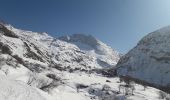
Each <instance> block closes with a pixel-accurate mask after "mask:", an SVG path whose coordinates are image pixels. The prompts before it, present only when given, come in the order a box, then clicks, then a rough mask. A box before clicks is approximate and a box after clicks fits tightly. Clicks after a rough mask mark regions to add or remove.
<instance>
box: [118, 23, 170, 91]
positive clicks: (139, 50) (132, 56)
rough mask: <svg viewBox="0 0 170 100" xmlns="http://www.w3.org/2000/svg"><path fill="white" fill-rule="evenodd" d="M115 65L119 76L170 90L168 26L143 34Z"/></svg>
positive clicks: (169, 39)
mask: <svg viewBox="0 0 170 100" xmlns="http://www.w3.org/2000/svg"><path fill="white" fill-rule="evenodd" d="M117 67H118V70H117V71H118V74H119V75H121V76H125V77H129V78H131V79H133V80H136V81H139V82H141V83H145V84H148V85H151V86H154V87H157V88H159V89H162V90H164V91H167V92H170V80H169V77H170V26H168V27H164V28H162V29H159V30H157V31H154V32H152V33H150V34H148V35H147V36H145V37H144V38H143V39H142V40H141V41H140V42H139V43H138V44H137V46H136V47H134V48H133V49H132V50H130V51H129V52H128V53H127V54H126V55H125V56H123V57H122V58H121V59H120V61H119V63H118V65H117Z"/></svg>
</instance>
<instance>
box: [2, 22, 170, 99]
mask: <svg viewBox="0 0 170 100" xmlns="http://www.w3.org/2000/svg"><path fill="white" fill-rule="evenodd" d="M168 32H169V31H168ZM165 33H166V32H165ZM159 35H160V34H159ZM161 36H162V35H161ZM168 36H169V35H168ZM144 40H148V41H149V40H150V39H148V38H144ZM160 40H162V39H160ZM154 41H155V40H154ZM143 43H148V42H147V41H146V42H145V41H144V42H140V43H139V44H143ZM167 43H168V41H167ZM147 45H149V44H147ZM165 45H166V44H165ZM161 46H164V45H161ZM142 47H143V45H142ZM144 47H145V45H144ZM167 48H168V47H167ZM139 49H142V48H139ZM167 50H168V49H167ZM145 51H146V50H145ZM136 52H137V51H136ZM137 53H138V52H137ZM139 53H140V52H139ZM126 56H127V55H125V56H123V57H122V58H120V57H121V54H120V53H119V52H117V51H116V50H113V49H112V48H111V47H109V46H108V45H106V44H104V43H103V42H101V41H100V40H98V39H96V38H94V37H93V36H90V35H82V34H74V35H71V36H69V35H68V36H63V37H58V38H53V37H51V36H49V35H48V34H47V33H37V32H31V31H25V30H20V29H16V28H14V27H13V26H11V25H9V24H5V23H4V22H0V100H71V99H72V100H165V99H167V100H169V99H168V98H169V95H168V94H166V93H164V92H162V91H160V90H158V89H155V88H152V87H149V86H145V85H139V84H137V83H134V82H130V83H128V84H130V85H127V81H126V80H125V79H121V78H119V77H117V76H116V74H117V73H116V71H118V74H120V75H125V72H124V70H125V71H126V67H127V68H128V66H125V69H124V67H122V65H121V64H122V63H123V64H124V62H126V63H127V61H128V60H129V59H125V58H126ZM143 56H144V55H143ZM143 56H141V57H143ZM155 56H156V55H155ZM158 56H159V55H158ZM160 56H162V55H160ZM119 59H121V60H120V61H119ZM133 59H135V58H133ZM135 60H137V59H135ZM158 60H159V59H158ZM118 61H119V63H118ZM148 61H149V60H148ZM161 61H162V60H161ZM163 61H164V60H163ZM117 63H118V65H117V66H116V64H117ZM129 63H133V64H134V65H135V64H136V63H134V62H131V61H130V62H128V64H129ZM161 63H162V62H161ZM147 64H148V63H147ZM155 65H156V64H155ZM129 66H130V65H129ZM166 66H168V65H166ZM166 66H165V67H166ZM119 67H121V68H122V70H119ZM116 68H118V70H115V69H116ZM161 71H162V70H161ZM142 72H143V70H142ZM146 72H147V71H146ZM139 74H140V73H139ZM163 74H164V73H163ZM128 75H131V74H128ZM134 75H136V77H138V74H134ZM146 75H148V74H146ZM153 75H155V74H153ZM166 77H168V76H166ZM144 78H145V77H144ZM139 79H140V78H139ZM155 81H157V80H156V79H155Z"/></svg>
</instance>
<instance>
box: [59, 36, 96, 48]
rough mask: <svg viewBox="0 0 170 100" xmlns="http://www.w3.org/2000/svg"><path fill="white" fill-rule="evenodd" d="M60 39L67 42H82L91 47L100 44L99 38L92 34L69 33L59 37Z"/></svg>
mask: <svg viewBox="0 0 170 100" xmlns="http://www.w3.org/2000/svg"><path fill="white" fill-rule="evenodd" d="M59 39H60V40H63V41H66V42H81V43H83V44H87V45H89V46H91V47H96V46H97V45H99V40H98V39H96V38H95V37H93V36H92V35H86V34H73V35H67V36H62V37H59Z"/></svg>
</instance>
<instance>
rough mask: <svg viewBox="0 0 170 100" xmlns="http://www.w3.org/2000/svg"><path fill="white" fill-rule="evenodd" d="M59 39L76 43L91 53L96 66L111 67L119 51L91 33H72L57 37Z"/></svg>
mask: <svg viewBox="0 0 170 100" xmlns="http://www.w3.org/2000/svg"><path fill="white" fill-rule="evenodd" d="M59 39H60V40H63V41H66V42H69V43H71V44H74V45H76V46H77V47H78V48H79V49H80V50H81V51H83V52H85V53H86V54H88V55H91V56H92V57H93V59H95V63H96V64H97V66H98V67H105V68H107V67H113V66H115V65H116V64H117V62H118V60H119V58H120V56H119V53H118V52H117V51H115V50H113V49H112V48H111V47H109V46H107V45H106V44H104V43H103V42H101V41H99V40H98V39H96V38H94V37H93V36H91V35H84V34H74V35H71V36H63V37H59Z"/></svg>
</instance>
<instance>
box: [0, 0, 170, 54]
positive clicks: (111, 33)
mask: <svg viewBox="0 0 170 100" xmlns="http://www.w3.org/2000/svg"><path fill="white" fill-rule="evenodd" d="M0 18H1V19H3V20H5V21H6V22H8V23H10V24H12V25H14V26H15V27H17V28H21V29H25V30H32V31H37V32H48V33H49V34H50V35H52V36H54V37H57V36H62V35H66V34H74V33H83V34H91V35H93V36H95V37H97V38H98V39H100V40H102V41H103V42H105V43H106V44H108V45H110V46H112V48H115V49H116V50H118V51H120V52H122V53H126V52H127V51H128V50H130V49H131V48H132V47H134V46H135V45H136V44H137V42H138V41H139V40H140V39H141V38H142V37H143V36H145V35H146V34H147V33H149V32H152V31H154V30H156V29H159V28H161V27H164V26H167V25H170V0H0Z"/></svg>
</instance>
